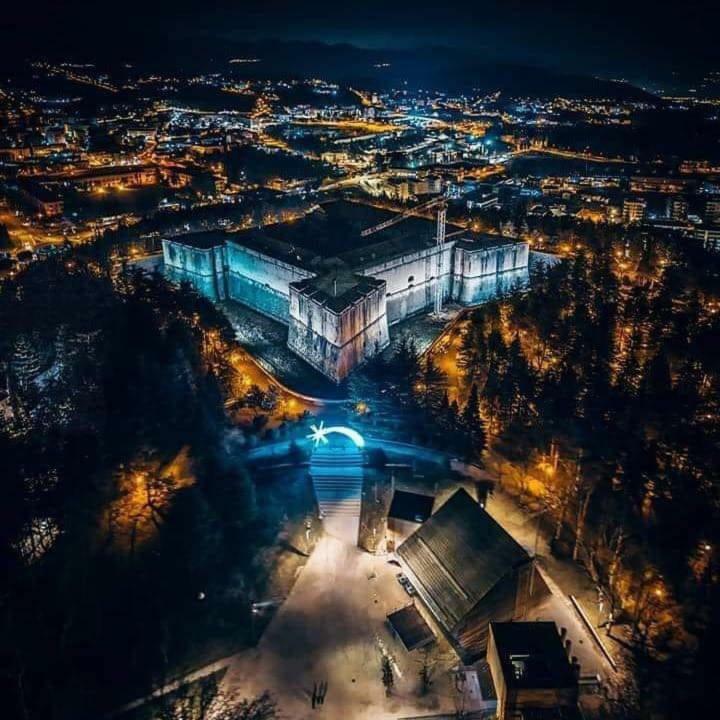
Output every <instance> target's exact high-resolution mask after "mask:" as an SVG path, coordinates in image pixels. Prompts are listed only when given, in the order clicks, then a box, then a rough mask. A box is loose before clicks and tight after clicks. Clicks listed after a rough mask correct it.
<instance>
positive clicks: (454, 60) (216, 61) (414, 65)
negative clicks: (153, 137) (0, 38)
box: [41, 35, 656, 100]
mask: <svg viewBox="0 0 720 720" xmlns="http://www.w3.org/2000/svg"><path fill="white" fill-rule="evenodd" d="M144 40H145V41H142V39H141V38H126V39H125V42H124V43H122V45H121V46H119V47H118V46H113V45H112V44H103V43H101V42H100V40H99V39H98V38H92V37H89V38H87V39H86V40H84V41H83V44H82V45H80V46H78V48H75V49H73V51H72V52H68V51H67V50H66V51H64V52H62V53H60V51H56V53H55V54H56V55H57V57H56V58H55V59H58V60H68V59H70V58H69V56H70V57H72V59H74V60H75V61H79V62H93V63H96V64H97V65H98V66H100V65H102V64H103V63H110V64H112V63H121V62H122V63H126V62H127V63H131V64H133V65H134V66H135V67H147V68H152V69H158V70H166V71H171V72H173V73H177V72H184V73H186V74H192V73H196V72H216V71H218V70H223V71H227V70H228V69H233V71H234V72H235V73H236V74H237V76H238V77H241V78H245V79H278V78H293V77H294V78H313V77H316V78H322V79H324V80H329V81H333V82H337V83H340V84H343V85H357V86H358V87H362V88H365V89H377V90H386V89H390V88H402V87H403V86H407V88H408V89H418V88H422V89H427V90H436V91H441V92H448V93H454V94H456V93H462V92H473V91H480V92H483V93H484V92H488V93H490V92H494V91H497V90H499V91H501V92H502V93H503V94H505V95H509V96H511V97H523V96H531V97H540V98H542V97H553V96H557V95H562V96H565V97H574V98H579V97H586V98H614V99H636V100H643V99H656V98H655V97H654V96H652V95H649V94H648V93H647V92H645V91H644V90H641V89H640V88H637V87H634V86H632V85H629V84H625V83H616V82H611V81H607V80H600V79H598V78H594V77H588V76H583V75H576V74H565V73H560V72H557V71H554V70H550V69H547V68H541V67H531V66H527V65H520V64H517V65H515V64H508V63H499V62H497V61H496V60H493V59H491V58H488V57H486V56H483V55H481V54H476V53H473V52H471V51H468V50H464V49H459V48H452V47H439V46H428V47H421V48H415V49H369V48H361V47H357V46H355V45H349V44H327V43H322V42H300V41H279V40H258V41H255V42H247V41H235V40H229V39H227V38H218V37H214V36H213V37H210V36H202V37H191V38H186V39H185V40H183V41H178V39H177V37H171V36H166V37H158V36H157V35H153V37H152V40H151V41H149V40H148V38H145V39H144ZM49 54H50V53H49V52H48V51H45V52H43V53H42V55H41V56H42V57H47V56H48V55H49ZM232 58H257V59H258V60H259V62H255V63H237V64H233V65H230V64H229V61H230V59H232Z"/></svg>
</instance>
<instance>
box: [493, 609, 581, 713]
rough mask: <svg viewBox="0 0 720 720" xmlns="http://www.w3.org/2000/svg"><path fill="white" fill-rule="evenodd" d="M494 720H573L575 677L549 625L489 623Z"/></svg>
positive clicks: (576, 700) (554, 631)
mask: <svg viewBox="0 0 720 720" xmlns="http://www.w3.org/2000/svg"><path fill="white" fill-rule="evenodd" d="M487 663H488V666H489V668H490V675H491V676H492V680H493V684H494V685H495V694H496V696H497V718H498V720H514V719H520V718H547V720H553V719H554V720H563V719H566V718H567V719H568V720H569V719H570V718H577V719H579V718H580V717H581V716H580V712H579V710H578V671H579V667H578V666H577V664H573V663H572V662H571V661H570V659H568V657H567V653H566V651H565V647H564V646H563V643H562V639H561V637H560V635H559V633H558V630H557V627H556V625H555V623H554V622H492V623H490V632H489V637H488V647H487Z"/></svg>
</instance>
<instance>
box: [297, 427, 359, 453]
mask: <svg viewBox="0 0 720 720" xmlns="http://www.w3.org/2000/svg"><path fill="white" fill-rule="evenodd" d="M310 429H311V430H312V432H311V433H310V434H309V435H308V436H307V437H308V439H310V440H312V441H313V442H314V443H315V447H318V446H319V445H327V443H328V435H333V434H335V433H336V434H338V435H344V436H345V437H346V438H350V440H352V441H353V442H354V443H355V447H356V448H357V449H358V450H362V449H363V448H364V447H365V438H363V436H362V435H361V434H360V433H359V432H358V431H357V430H353V429H352V428H349V427H347V426H345V425H331V426H330V427H325V423H324V422H323V421H322V420H321V421H320V425H311V426H310Z"/></svg>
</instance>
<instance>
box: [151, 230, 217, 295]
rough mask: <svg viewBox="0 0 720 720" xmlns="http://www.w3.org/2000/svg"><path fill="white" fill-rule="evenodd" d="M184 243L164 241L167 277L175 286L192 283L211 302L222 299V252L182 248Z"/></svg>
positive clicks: (209, 249)
mask: <svg viewBox="0 0 720 720" xmlns="http://www.w3.org/2000/svg"><path fill="white" fill-rule="evenodd" d="M181 240H182V239H181V238H180V239H178V240H176V241H173V242H171V241H169V240H163V241H162V246H163V262H164V265H165V274H166V275H167V276H168V277H169V278H170V279H171V280H174V281H175V282H181V281H185V282H189V283H190V284H191V285H192V286H193V287H195V288H196V289H197V291H198V292H200V293H202V294H203V295H205V296H206V297H209V298H211V299H212V300H221V299H223V298H224V297H225V286H224V274H223V269H222V262H223V260H222V256H223V248H222V247H216V248H196V247H191V246H188V245H182V244H181Z"/></svg>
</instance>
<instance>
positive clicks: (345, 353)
mask: <svg viewBox="0 0 720 720" xmlns="http://www.w3.org/2000/svg"><path fill="white" fill-rule="evenodd" d="M395 218H396V215H395V213H392V212H390V211H387V210H381V209H379V208H375V207H371V206H368V205H363V204H359V203H352V202H346V201H336V202H328V203H325V204H323V205H320V206H317V207H316V209H315V210H313V211H312V212H310V213H308V214H307V215H305V216H304V217H303V218H300V219H296V220H293V221H289V222H281V223H276V224H273V225H266V226H264V227H260V228H254V229H251V230H244V231H240V232H217V231H211V232H204V233H193V234H187V235H180V236H175V237H169V238H165V239H163V257H164V263H165V268H166V271H167V273H168V275H169V277H171V278H173V279H176V280H187V281H189V282H191V283H192V284H193V285H195V287H197V288H198V290H200V291H201V292H202V293H203V294H205V295H206V296H208V297H210V298H211V299H213V300H217V301H224V300H234V301H237V302H240V303H243V304H244V305H247V306H249V307H250V308H252V309H254V310H256V311H258V312H260V313H263V314H265V315H268V316H270V317H272V318H273V319H275V320H278V321H279V322H282V323H284V324H286V325H287V326H288V347H289V348H290V349H291V350H293V351H294V352H295V353H297V354H298V355H299V356H300V357H302V358H304V359H305V360H306V361H307V362H308V363H309V364H310V365H312V366H313V367H314V368H316V369H317V370H319V371H320V372H321V373H323V374H325V375H326V376H328V377H329V378H331V379H332V380H334V381H336V382H340V381H341V380H342V379H343V378H345V377H346V376H347V374H348V373H349V372H350V371H351V370H352V369H353V368H354V367H356V366H358V365H360V364H361V363H363V362H364V361H365V360H367V359H369V358H371V357H372V356H374V355H376V354H377V353H378V352H380V351H381V350H382V349H383V348H385V347H386V346H387V345H388V343H389V337H390V335H389V328H390V327H391V326H392V325H394V324H395V323H398V322H400V321H401V320H404V319H406V318H408V317H410V316H412V315H415V314H418V313H421V312H426V311H428V310H429V309H431V308H433V307H434V304H435V301H436V295H439V296H440V297H441V298H442V301H443V302H454V303H458V304H460V305H475V304H478V303H481V302H484V301H486V300H487V299H489V298H490V297H492V296H494V295H495V294H496V293H497V292H498V290H500V289H503V288H504V289H509V288H511V287H513V286H514V285H516V284H517V283H518V282H519V283H524V282H525V281H526V280H527V274H528V260H529V250H528V245H527V243H525V242H519V241H517V240H514V239H510V238H504V237H497V236H490V235H482V234H479V233H476V232H473V231H470V230H461V231H459V232H458V233H455V231H454V230H453V231H452V234H453V237H451V238H450V239H448V240H447V241H446V242H445V243H444V244H443V245H442V246H440V245H438V243H437V238H436V224H435V222H433V221H431V220H427V219H424V218H420V217H409V218H406V219H405V220H403V221H402V222H399V223H396V224H393V225H392V226H391V227H382V228H381V229H379V230H377V231H373V232H372V233H371V234H367V233H366V234H365V235H363V231H364V230H367V229H369V228H375V227H378V225H379V224H382V223H384V222H386V221H388V220H391V219H395Z"/></svg>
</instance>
